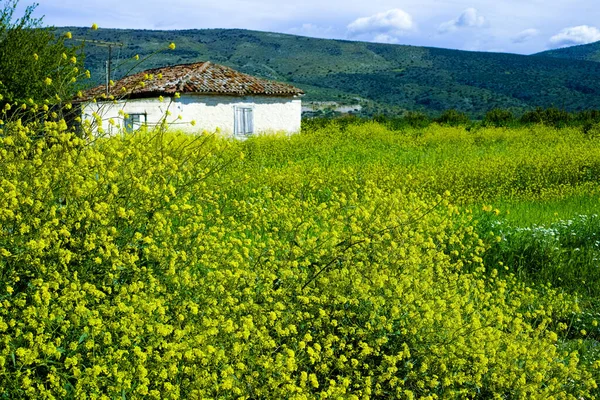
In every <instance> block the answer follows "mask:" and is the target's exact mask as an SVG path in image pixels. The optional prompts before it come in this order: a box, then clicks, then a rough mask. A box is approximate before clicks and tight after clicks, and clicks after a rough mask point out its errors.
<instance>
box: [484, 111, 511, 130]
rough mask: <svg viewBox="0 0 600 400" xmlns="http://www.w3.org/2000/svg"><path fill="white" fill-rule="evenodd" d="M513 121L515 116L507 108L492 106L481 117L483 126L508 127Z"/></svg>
mask: <svg viewBox="0 0 600 400" xmlns="http://www.w3.org/2000/svg"><path fill="white" fill-rule="evenodd" d="M514 122H515V116H514V115H513V113H512V112H510V111H509V110H503V109H500V108H494V109H492V110H490V111H488V112H487V113H486V114H485V117H484V118H483V124H484V125H485V126H495V127H497V128H500V127H508V126H511V125H512V124H513V123H514Z"/></svg>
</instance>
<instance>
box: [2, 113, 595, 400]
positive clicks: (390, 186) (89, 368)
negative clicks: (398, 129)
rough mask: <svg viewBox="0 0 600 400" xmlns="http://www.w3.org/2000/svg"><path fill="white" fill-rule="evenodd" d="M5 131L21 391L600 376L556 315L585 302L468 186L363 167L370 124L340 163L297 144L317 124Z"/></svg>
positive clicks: (420, 384) (11, 373)
mask: <svg viewBox="0 0 600 400" xmlns="http://www.w3.org/2000/svg"><path fill="white" fill-rule="evenodd" d="M1 129H2V130H0V275H1V276H0V387H1V388H2V389H3V394H6V395H7V396H8V398H45V399H63V398H76V399H91V398H94V399H112V398H128V399H136V398H149V399H163V398H165V399H176V398H243V399H244V398H245V399H255V398H287V399H313V398H344V399H369V398H381V399H383V398H406V399H412V398H423V399H436V398H475V397H482V398H527V399H536V398H537V399H551V398H554V399H579V398H592V397H593V396H594V394H595V393H596V394H597V377H598V373H597V371H595V370H590V369H587V368H583V367H582V366H581V364H580V362H579V358H578V354H577V353H576V352H564V351H561V349H560V348H559V347H558V345H557V339H558V335H557V333H555V332H554V330H553V329H552V323H553V321H554V320H555V319H556V318H558V317H562V316H564V315H567V314H568V313H570V312H576V311H577V309H578V306H577V303H576V302H575V301H574V300H572V299H570V298H568V297H566V296H564V295H562V294H561V293H559V292H558V291H554V290H552V289H551V288H548V289H547V292H548V296H545V297H543V298H540V297H539V296H538V295H537V292H536V291H534V290H532V289H530V288H527V287H525V286H524V285H522V284H520V283H519V282H517V280H516V278H515V277H514V276H512V277H509V278H501V277H499V276H498V275H497V274H495V273H494V271H493V270H488V269H489V268H487V269H486V266H484V265H483V264H482V258H481V256H482V254H483V252H484V251H485V248H484V245H483V242H482V241H481V239H480V238H479V237H478V236H477V234H476V233H475V231H474V229H473V227H472V226H471V222H470V218H471V217H470V214H468V213H464V212H462V211H461V209H460V208H459V207H457V206H456V205H454V204H453V202H452V197H451V196H452V195H451V193H445V194H443V195H436V194H434V193H431V195H430V196H424V195H423V194H421V193H418V192H417V191H416V190H413V189H411V188H410V186H406V185H404V183H405V182H407V181H406V179H409V178H404V180H402V179H400V175H399V174H397V175H394V174H386V173H384V172H385V169H378V167H373V168H372V169H360V168H358V167H357V165H360V156H361V154H360V152H361V151H368V149H366V148H364V147H361V144H360V141H358V142H357V143H355V144H354V145H355V146H356V149H357V152H356V157H357V158H356V160H354V161H353V163H354V165H355V166H354V167H351V166H350V165H348V166H342V167H339V168H333V167H332V166H331V165H329V164H328V163H327V162H326V161H324V162H322V163H320V164H314V165H312V166H309V165H308V164H304V165H303V164H301V162H300V163H299V164H298V165H295V164H294V162H293V161H292V159H293V154H290V155H287V156H285V155H283V154H281V153H279V152H278V151H279V150H281V149H283V148H287V149H288V150H289V151H290V152H293V151H294V150H293V149H294V147H293V146H289V145H288V146H287V147H286V145H285V143H286V142H289V141H290V140H291V141H293V140H304V138H303V137H302V135H299V137H298V138H297V139H289V138H282V137H274V138H269V139H266V138H265V139H258V140H255V141H248V142H247V143H241V144H240V143H234V142H230V141H227V140H224V139H219V138H215V137H213V136H211V135H198V136H187V135H184V134H178V133H174V132H171V133H169V132H164V131H147V132H145V131H141V132H138V133H137V134H135V135H119V136H115V137H112V138H98V139H96V140H93V141H91V142H88V141H86V140H84V139H81V138H79V137H77V136H75V135H73V134H71V133H69V132H68V130H67V124H66V123H65V122H64V121H57V122H45V123H44V125H43V126H40V125H32V126H29V125H23V124H14V125H11V126H5V127H3V128H1ZM40 131H42V132H43V133H44V134H43V136H42V135H36V134H35V133H36V132H37V133H39V132H40ZM313 139H315V142H314V143H313V144H312V146H314V148H315V149H317V148H318V146H319V145H320V144H319V140H322V141H326V140H328V139H327V138H325V137H321V138H320V139H319V136H318V135H316V136H313ZM288 144H289V143H288ZM361 149H362V150H361ZM240 153H241V154H240ZM264 154H269V157H263V155H264ZM284 157H288V158H287V159H285V158H284ZM299 172H301V173H302V174H301V175H299ZM414 173H415V172H413V174H414ZM415 176H417V175H415ZM415 179H416V178H415ZM419 179H421V178H419ZM422 182H425V181H424V180H423V181H422ZM465 185H466V183H465ZM434 187H435V186H433V185H432V186H431V188H434Z"/></svg>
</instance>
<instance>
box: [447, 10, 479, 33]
mask: <svg viewBox="0 0 600 400" xmlns="http://www.w3.org/2000/svg"><path fill="white" fill-rule="evenodd" d="M484 25H485V17H484V16H483V15H481V14H480V13H479V11H477V9H476V8H473V7H470V8H467V9H466V10H465V11H463V12H462V14H460V15H459V16H458V17H457V18H454V19H452V20H450V21H447V22H444V23H442V24H440V26H439V27H438V32H439V33H447V32H454V31H456V30H458V29H461V28H481V27H482V26H484Z"/></svg>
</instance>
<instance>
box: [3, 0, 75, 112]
mask: <svg viewBox="0 0 600 400" xmlns="http://www.w3.org/2000/svg"><path fill="white" fill-rule="evenodd" d="M18 2H19V0H5V1H4V2H3V3H0V4H1V5H0V7H1V9H0V80H1V81H2V83H1V84H0V95H1V97H0V99H1V101H0V103H2V104H6V103H9V104H10V103H15V104H17V105H20V103H32V104H33V103H41V102H43V101H44V100H47V101H50V102H53V103H61V102H64V101H65V100H66V99H68V98H69V97H71V96H73V95H74V93H75V92H76V90H77V86H76V85H77V79H78V78H79V77H80V76H81V75H82V72H83V63H82V57H78V54H77V53H78V48H76V47H70V46H67V45H66V43H65V40H67V39H69V38H70V34H66V35H63V36H58V37H57V36H56V34H55V29H54V28H53V27H44V26H43V25H42V18H34V17H33V12H34V10H35V8H36V7H37V4H33V5H30V6H28V7H27V8H26V9H25V12H24V14H23V16H22V17H20V18H15V11H16V8H17V5H18Z"/></svg>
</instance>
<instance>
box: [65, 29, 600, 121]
mask: <svg viewBox="0 0 600 400" xmlns="http://www.w3.org/2000/svg"><path fill="white" fill-rule="evenodd" d="M60 29H61V30H64V31H66V30H69V31H71V32H72V33H73V36H74V38H79V39H82V38H87V39H92V40H102V41H111V42H120V43H123V47H122V48H119V47H117V48H115V49H114V51H113V55H114V60H115V63H119V62H123V61H126V64H127V66H126V67H124V66H122V67H119V68H116V69H115V74H114V75H113V77H114V78H119V77H121V76H123V75H124V74H126V73H128V72H130V69H131V67H132V66H133V60H132V59H131V58H132V57H133V56H134V55H135V54H139V55H140V56H141V57H143V56H145V55H148V54H150V53H152V52H154V51H156V50H158V49H161V48H165V47H166V46H167V45H168V43H170V42H175V43H176V44H177V49H176V50H174V51H168V52H163V53H160V54H158V55H156V56H154V57H151V58H150V59H149V60H147V61H146V62H144V63H143V64H142V65H141V66H139V67H137V68H134V69H133V70H134V71H138V70H141V69H148V68H152V67H156V66H163V65H169V64H181V63H190V62H196V61H200V60H209V61H212V62H215V63H219V64H223V65H227V66H230V67H233V68H235V69H237V70H239V71H242V72H246V73H249V74H254V75H257V76H261V77H265V78H270V79H275V80H280V81H284V82H289V83H292V84H294V85H296V86H298V87H300V88H302V89H304V90H305V92H306V93H307V94H306V96H305V98H304V100H305V103H307V104H309V103H311V102H325V101H335V102H337V103H339V104H348V105H350V104H358V105H361V106H362V110H361V112H362V113H363V114H365V115H373V114H378V113H388V114H392V113H399V112H402V111H404V110H414V111H423V112H426V113H429V114H439V113H440V112H441V111H442V110H446V109H450V108H456V109H458V110H460V111H463V112H466V113H467V114H469V115H471V116H473V117H479V116H481V115H483V114H484V113H485V112H486V111H488V110H490V109H493V108H497V107H501V108H507V109H510V110H512V111H514V112H517V113H519V112H522V111H524V110H527V109H532V108H535V107H538V106H540V107H551V106H555V107H560V108H565V109H567V110H571V111H573V110H581V109H588V108H596V109H598V108H600V80H598V79H596V78H595V77H597V76H600V64H599V63H593V62H587V61H578V60H566V59H560V58H550V57H536V56H522V55H515V54H503V53H484V52H466V51H458V50H447V49H440V48H428V47H416V46H404V45H390V44H378V43H366V42H353V41H343V40H329V39H315V38H308V37H301V36H294V35H286V34H279V33H269V32H257V31H248V30H238V29H210V30H206V29H204V30H177V31H152V30H119V29H99V30H97V31H92V30H90V29H89V28H72V27H70V28H60ZM85 52H86V55H87V57H86V65H87V67H88V68H89V69H90V70H91V71H92V74H93V76H94V77H95V79H96V81H95V83H100V82H102V80H103V79H104V65H105V60H106V57H107V53H108V51H107V48H106V47H101V46H96V45H93V44H91V43H88V44H87V45H86V46H85Z"/></svg>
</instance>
